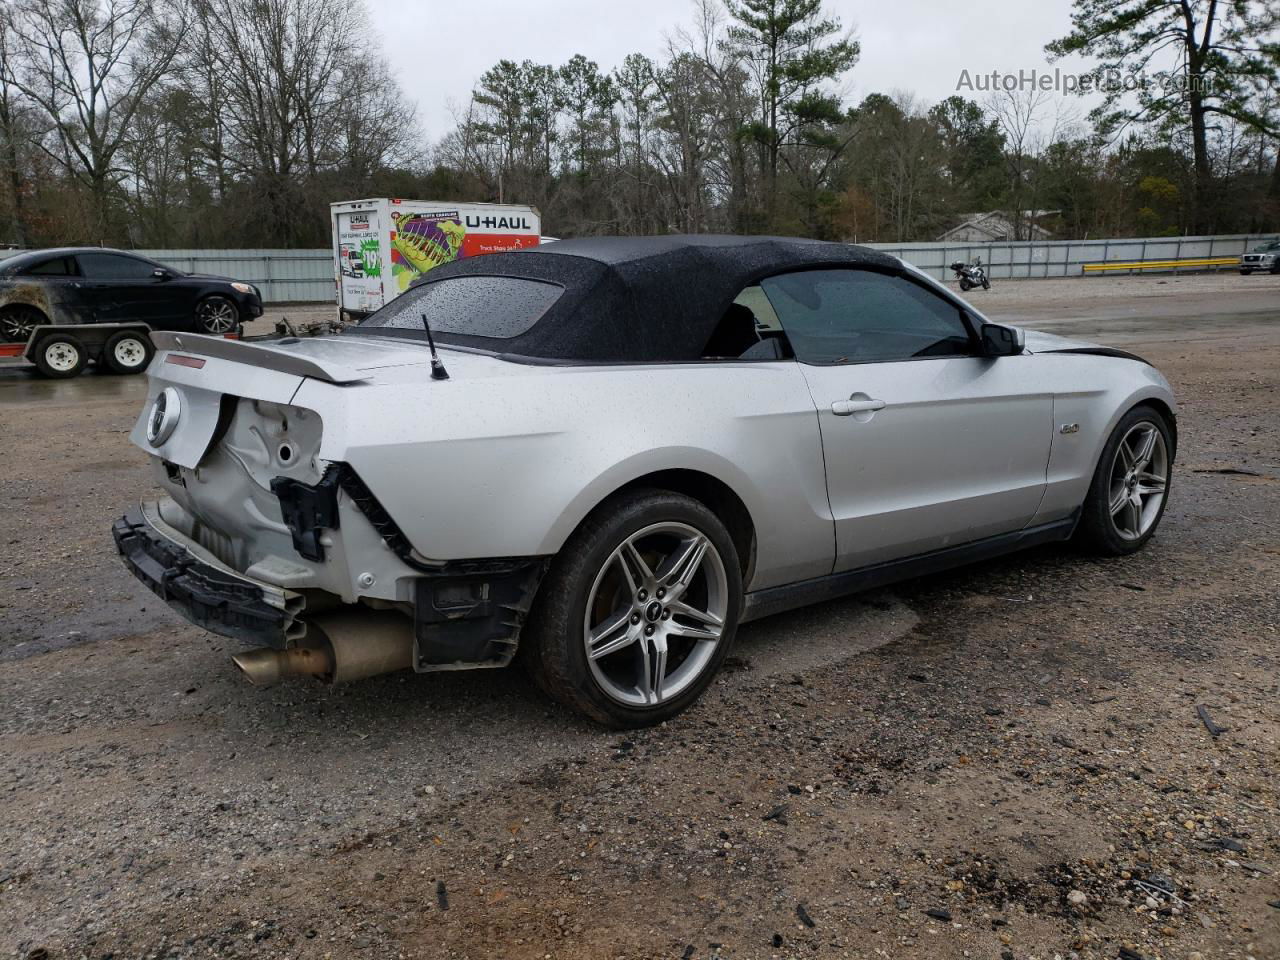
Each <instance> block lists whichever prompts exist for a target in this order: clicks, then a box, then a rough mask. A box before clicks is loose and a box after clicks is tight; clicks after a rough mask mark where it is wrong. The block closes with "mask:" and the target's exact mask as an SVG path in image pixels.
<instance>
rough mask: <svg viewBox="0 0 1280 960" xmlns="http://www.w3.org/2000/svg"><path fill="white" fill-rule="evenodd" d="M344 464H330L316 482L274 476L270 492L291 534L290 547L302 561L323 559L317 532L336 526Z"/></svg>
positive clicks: (322, 550)
mask: <svg viewBox="0 0 1280 960" xmlns="http://www.w3.org/2000/svg"><path fill="white" fill-rule="evenodd" d="M343 466H344V464H336V463H335V464H330V465H329V466H328V467H327V468H326V469H325V471H324V476H322V477H321V478H320V481H319V483H315V484H310V483H303V482H302V481H301V480H294V479H293V478H292V477H276V478H275V479H274V480H272V481H271V492H272V493H274V494H275V495H276V499H278V500H279V501H280V513H281V514H282V516H283V517H284V522H285V526H287V527H288V528H289V533H290V534H291V535H292V537H293V549H295V550H297V551H298V556H300V557H302V558H303V559H304V560H311V561H312V562H314V563H321V562H323V561H324V544H322V543H321V542H320V531H321V530H323V529H326V528H327V529H329V530H337V529H338V524H339V518H338V485H339V481H340V478H341V474H342V472H343V471H342V467H343Z"/></svg>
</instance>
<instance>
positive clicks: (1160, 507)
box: [1078, 405, 1173, 556]
mask: <svg viewBox="0 0 1280 960" xmlns="http://www.w3.org/2000/svg"><path fill="white" fill-rule="evenodd" d="M1172 476H1173V434H1172V431H1171V430H1170V429H1169V422H1168V421H1167V420H1166V419H1165V417H1164V415H1163V414H1161V413H1160V412H1159V411H1158V410H1156V409H1154V408H1153V407H1148V406H1145V405H1144V406H1138V407H1134V408H1133V409H1132V410H1130V411H1129V412H1128V413H1126V414H1125V415H1124V416H1123V417H1122V418H1121V419H1120V422H1119V423H1118V424H1117V425H1116V428H1115V430H1113V431H1112V433H1111V437H1110V439H1108V440H1107V445H1106V446H1105V447H1104V448H1103V450H1102V457H1101V459H1100V460H1099V461H1098V466H1097V469H1096V470H1095V471H1094V475H1093V483H1092V484H1091V485H1090V487H1089V496H1088V498H1087V499H1086V500H1085V503H1084V509H1083V513H1082V515H1081V518H1080V528H1079V531H1078V532H1079V536H1080V538H1081V539H1082V541H1083V542H1084V543H1085V544H1087V545H1088V546H1090V547H1092V548H1093V549H1095V550H1096V551H1097V552H1099V553H1103V554H1108V555H1111V556H1120V555H1122V554H1126V553H1134V552H1135V551H1137V550H1141V549H1142V547H1144V546H1145V545H1146V543H1147V541H1148V540H1150V539H1151V537H1152V536H1153V535H1154V534H1155V532H1156V527H1158V526H1159V525H1160V519H1161V517H1163V516H1164V508H1165V504H1166V503H1167V502H1168V499H1169V483H1170V481H1171V480H1172Z"/></svg>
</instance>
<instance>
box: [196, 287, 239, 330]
mask: <svg viewBox="0 0 1280 960" xmlns="http://www.w3.org/2000/svg"><path fill="white" fill-rule="evenodd" d="M196 322H197V323H198V324H199V325H200V331H201V332H202V333H211V334H214V335H215V336H219V337H221V336H225V335H226V334H228V333H234V332H235V330H236V327H237V325H238V324H239V323H240V311H239V310H238V309H236V305H235V304H234V303H233V302H231V300H229V299H228V298H226V297H220V296H216V295H215V296H212V297H205V298H204V299H203V300H201V301H200V302H199V303H197V304H196Z"/></svg>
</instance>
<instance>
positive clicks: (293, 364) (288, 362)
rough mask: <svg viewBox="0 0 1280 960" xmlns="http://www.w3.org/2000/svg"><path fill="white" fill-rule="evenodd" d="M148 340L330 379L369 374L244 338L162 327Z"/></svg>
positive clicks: (160, 345) (355, 378) (351, 380)
mask: <svg viewBox="0 0 1280 960" xmlns="http://www.w3.org/2000/svg"><path fill="white" fill-rule="evenodd" d="M151 342H152V343H154V344H155V347H156V350H177V351H180V352H182V353H193V354H195V355H197V356H202V357H216V358H217V359H219V360H230V361H232V362H234V363H243V364H246V365H248V366H250V367H262V368H264V369H267V370H276V371H278V372H280V373H290V374H293V375H294V376H297V377H311V378H313V379H315V380H325V381H328V382H329V383H356V382H357V381H360V380H368V379H369V375H368V374H366V373H361V372H360V371H358V370H356V369H354V368H353V367H349V366H347V365H346V364H342V363H333V362H332V361H329V360H317V359H314V358H312V357H304V356H301V355H300V354H297V353H293V352H292V351H289V350H282V349H280V348H278V347H275V346H271V345H269V344H266V343H247V342H245V341H244V340H226V339H223V338H222V337H213V336H206V335H204V334H200V333H173V332H172V331H164V330H156V331H154V332H153V333H152V334H151Z"/></svg>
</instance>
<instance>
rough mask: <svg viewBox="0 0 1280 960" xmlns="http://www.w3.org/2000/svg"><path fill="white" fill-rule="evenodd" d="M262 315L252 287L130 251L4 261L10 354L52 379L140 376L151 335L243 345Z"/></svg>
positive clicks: (64, 252)
mask: <svg viewBox="0 0 1280 960" xmlns="http://www.w3.org/2000/svg"><path fill="white" fill-rule="evenodd" d="M261 315H262V297H261V295H260V294H259V292H258V289H257V288H256V287H254V286H253V285H252V284H248V283H243V282H241V281H238V280H232V279H231V278H229V277H215V276H209V275H206V274H198V273H183V272H182V271H180V270H175V269H174V268H173V267H169V266H166V265H165V264H162V263H157V262H156V261H154V260H148V259H147V258H146V257H140V256H138V255H137V254H134V253H126V252H124V251H121V250H108V249H103V248H101V247H67V248H61V249H51V250H40V251H36V252H33V253H23V254H19V255H17V256H14V257H10V258H9V259H7V260H4V261H0V353H2V354H8V355H22V356H26V357H27V359H29V360H31V361H32V362H33V363H35V364H36V366H37V367H39V368H40V370H41V372H43V373H45V374H46V375H48V376H54V377H67V376H75V375H76V374H77V373H79V372H80V370H81V369H83V368H84V365H85V364H86V363H87V362H88V361H89V360H90V359H95V360H98V361H99V362H100V363H102V364H103V365H104V366H106V367H108V368H109V369H111V370H113V371H114V372H117V373H138V372H140V371H141V370H142V369H144V368H145V367H146V365H147V363H148V362H149V361H150V359H151V352H152V350H151V343H150V339H149V337H148V336H147V334H148V333H149V331H151V330H176V331H186V332H191V333H207V334H214V335H220V336H234V335H236V334H237V333H238V331H239V328H240V324H241V322H243V321H245V320H252V319H253V318H255V317H259V316H261ZM72 328H74V329H72ZM33 334H35V336H33ZM6 344H7V345H8V347H7V349H6V348H5V346H4V345H6Z"/></svg>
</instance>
